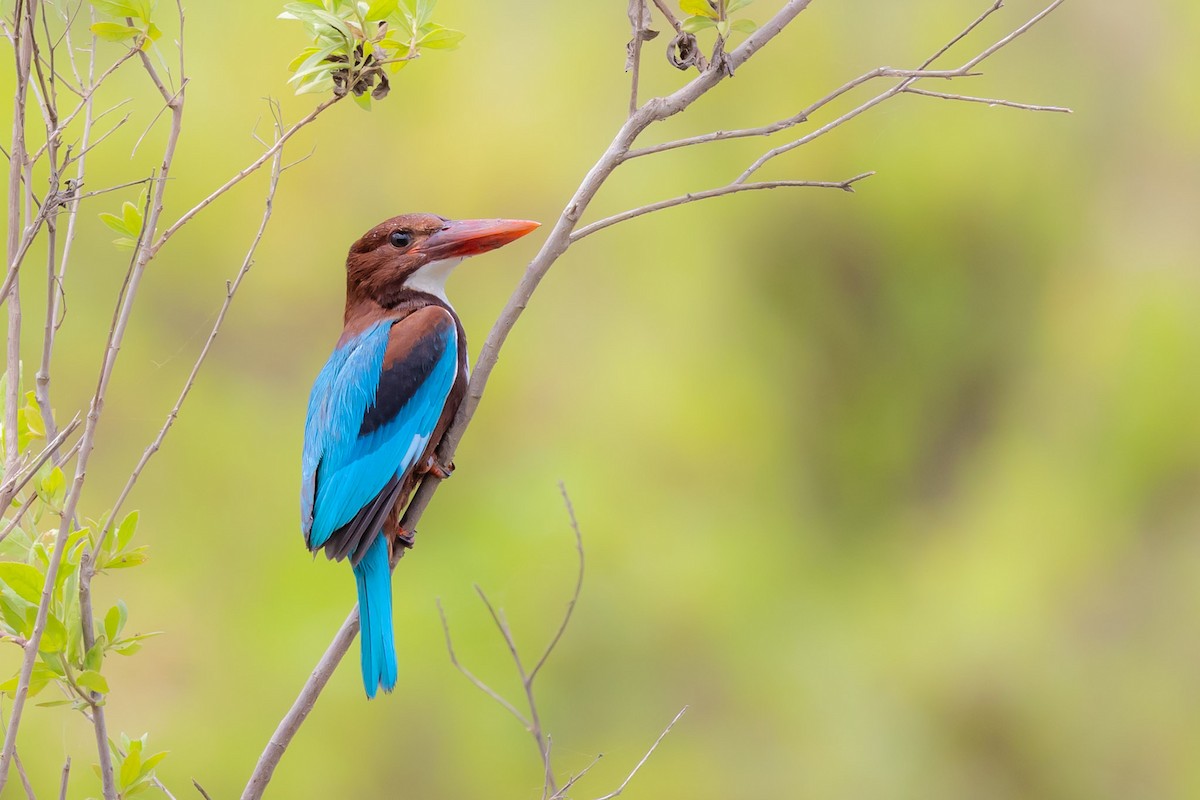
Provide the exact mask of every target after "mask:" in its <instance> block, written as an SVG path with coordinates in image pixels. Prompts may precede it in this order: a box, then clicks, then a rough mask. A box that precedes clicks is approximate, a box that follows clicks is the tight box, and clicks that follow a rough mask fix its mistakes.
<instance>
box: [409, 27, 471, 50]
mask: <svg viewBox="0 0 1200 800" xmlns="http://www.w3.org/2000/svg"><path fill="white" fill-rule="evenodd" d="M434 27H435V29H434V30H432V31H430V32H429V33H427V34H425V35H424V36H422V37H421V38H420V39H418V40H417V44H418V45H419V46H420V47H428V48H429V49H430V50H453V49H454V48H456V47H458V43H459V42H461V41H462V40H463V37H464V36H466V34H465V33H463V32H462V31H456V30H454V29H453V28H443V27H442V26H441V25H437V26H434Z"/></svg>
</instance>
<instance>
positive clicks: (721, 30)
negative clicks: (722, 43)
mask: <svg viewBox="0 0 1200 800" xmlns="http://www.w3.org/2000/svg"><path fill="white" fill-rule="evenodd" d="M717 33H718V34H719V35H720V36H721V38H722V39H728V38H729V20H727V19H723V20H721V21H720V22H718V23H717Z"/></svg>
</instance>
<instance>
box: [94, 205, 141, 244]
mask: <svg viewBox="0 0 1200 800" xmlns="http://www.w3.org/2000/svg"><path fill="white" fill-rule="evenodd" d="M100 221H101V222H103V223H104V224H105V225H107V226H108V227H109V228H111V229H112V230H114V231H115V232H117V233H120V234H123V235H125V236H130V237H134V238H136V237H137V235H138V232H137V231H136V230H129V228H126V227H125V220H124V219H122V218H121V217H118V216H117V215H116V214H109V213H108V212H107V211H103V212H101V213H100Z"/></svg>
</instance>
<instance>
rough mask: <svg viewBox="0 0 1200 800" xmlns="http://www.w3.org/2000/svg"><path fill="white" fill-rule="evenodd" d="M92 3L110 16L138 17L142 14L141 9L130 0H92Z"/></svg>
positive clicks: (102, 12)
mask: <svg viewBox="0 0 1200 800" xmlns="http://www.w3.org/2000/svg"><path fill="white" fill-rule="evenodd" d="M91 3H92V5H93V6H94V7H95V8H96V10H97V11H99V12H100V13H101V14H108V15H109V16H110V17H137V16H139V15H140V9H139V8H137V7H136V4H135V3H132V2H129V0H91Z"/></svg>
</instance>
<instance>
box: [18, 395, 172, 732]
mask: <svg viewBox="0 0 1200 800" xmlns="http://www.w3.org/2000/svg"><path fill="white" fill-rule="evenodd" d="M17 421H18V430H17V439H18V442H19V443H20V449H21V452H22V454H23V455H24V456H25V457H26V458H27V459H29V458H32V457H33V456H34V455H36V452H35V445H37V446H38V447H40V446H41V444H42V443H44V442H45V439H46V434H45V431H44V429H43V425H42V417H41V414H40V412H39V410H38V408H37V403H36V400H35V398H34V396H33V393H32V392H29V393H27V394H26V395H25V405H24V406H23V407H22V408H21V409H20V413H18V415H17ZM6 433H7V432H6ZM29 487H30V488H29V490H27V491H26V492H25V493H24V495H23V496H19V497H17V498H14V499H13V501H12V508H11V509H6V510H7V511H12V510H14V509H15V512H16V513H19V514H20V518H19V521H18V522H16V523H11V522H6V523H5V525H4V528H5V529H7V533H6V534H4V538H3V539H0V639H7V640H10V641H13V642H16V643H17V644H18V645H20V646H22V647H24V646H26V645H25V643H26V642H28V641H29V640H30V639H31V638H32V636H33V631H34V626H35V624H36V619H37V615H38V607H39V605H40V604H41V603H42V602H43V599H44V598H43V591H45V589H46V576H47V573H48V572H49V567H50V563H51V560H52V558H53V555H54V548H55V542H56V539H57V536H56V532H57V529H58V527H59V526H60V525H61V524H62V514H63V500H64V499H65V497H66V492H67V479H66V476H65V475H64V474H63V471H62V469H61V468H60V467H58V466H56V465H54V463H53V461H52V460H47V461H46V463H45V464H43V465H42V467H41V468H40V469H39V470H38V472H37V473H36V474H35V475H34V476H33V478H32V479H31V480H30V481H29ZM85 522H86V524H85V525H84V526H83V527H78V526H75V525H74V524H72V528H71V532H70V534H69V535H68V536H67V538H66V540H65V542H64V544H63V554H62V560H61V563H60V564H59V568H58V572H57V573H56V574H55V577H54V584H53V586H51V587H49V598H48V603H47V615H46V625H45V628H44V629H43V632H42V638H41V641H40V642H39V645H38V655H37V660H36V661H35V662H34V667H33V673H32V677H31V680H30V684H29V696H30V697H34V696H36V695H38V694H40V693H41V692H42V691H43V690H44V689H45V688H46V687H47V686H50V685H52V684H53V685H55V686H57V688H58V689H59V690H60V692H61V697H60V698H59V699H55V700H50V701H46V702H43V703H39V705H42V706H60V705H69V706H72V707H73V708H75V709H78V710H84V709H86V708H88V707H89V706H92V705H101V704H103V703H104V698H103V695H106V694H107V693H108V691H109V688H108V680H107V679H106V678H105V677H104V673H103V669H104V661H105V658H106V657H107V656H109V655H110V654H113V653H116V654H117V655H123V656H130V655H133V654H134V653H136V652H137V651H138V650H139V649H141V646H142V644H141V643H142V641H143V640H145V639H147V638H149V637H151V636H154V635H156V634H155V633H139V634H129V633H127V632H126V630H125V629H126V623H127V621H128V618H129V609H128V608H127V607H126V606H125V603H124V602H123V601H120V600H118V601H117V603H116V605H114V606H112V607H111V608H110V609H109V610H108V612H107V613H106V614H105V615H104V619H103V622H102V623H98V624H97V625H96V630H95V631H94V632H93V637H92V638H93V643H92V644H91V645H90V646H89V645H88V644H87V643H86V642H85V640H84V635H83V624H82V614H81V606H80V602H81V599H80V572H81V569H82V568H83V567H82V564H83V559H84V554H85V552H86V553H90V554H91V558H92V560H93V564H94V568H95V570H96V571H97V572H103V571H108V570H114V569H123V568H128V567H136V566H138V565H140V564H144V563H145V562H146V560H147V554H146V550H147V548H146V547H144V546H134V544H133V538H134V535H135V534H136V532H137V526H138V513H137V512H136V511H134V512H132V513H130V514H128V515H127V516H126V517H125V518H124V519H122V520H121V522H120V524H119V525H117V526H116V528H115V530H114V531H112V532H110V534H109V535H108V536H105V537H103V539H104V541H103V542H101V541H99V540H100V538H101V532H103V531H104V530H105V529H106V527H108V520H107V518H101V519H98V520H93V519H88V520H85ZM18 682H19V671H18V673H17V674H14V675H12V676H11V677H10V678H9V679H8V680H6V681H4V682H2V683H0V692H2V693H4V694H8V695H10V696H11V695H13V694H14V693H15V692H16V690H17V685H18ZM93 692H94V693H96V694H95V695H93V694H92V693H93ZM96 695H100V697H97V696H96Z"/></svg>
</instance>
